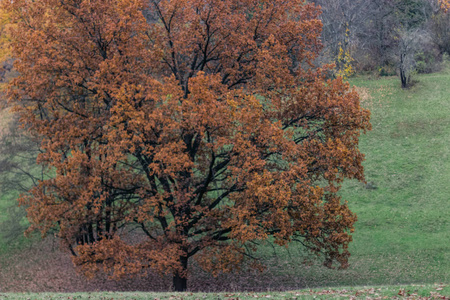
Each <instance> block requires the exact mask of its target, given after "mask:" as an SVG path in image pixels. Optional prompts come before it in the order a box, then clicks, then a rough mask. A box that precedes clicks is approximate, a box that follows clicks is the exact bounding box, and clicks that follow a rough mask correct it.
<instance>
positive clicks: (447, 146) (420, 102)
mask: <svg viewBox="0 0 450 300" xmlns="http://www.w3.org/2000/svg"><path fill="white" fill-rule="evenodd" d="M415 78H416V79H417V80H418V82H417V83H416V84H415V85H414V86H413V87H412V88H410V89H401V88H400V81H399V79H398V78H397V77H381V78H375V77H369V76H360V77H356V78H353V79H351V81H350V82H351V84H352V85H354V86H355V87H356V88H357V89H358V91H359V92H360V94H361V98H362V105H363V106H364V107H366V108H369V109H370V110H371V112H372V119H371V122H372V125H373V130H372V131H370V132H368V133H367V135H364V136H362V137H361V142H360V149H361V151H362V152H363V153H365V154H366V161H365V162H364V168H365V174H366V180H367V184H364V183H360V182H356V181H348V182H345V184H344V186H343V188H342V191H341V195H342V197H343V199H345V200H347V201H348V202H349V205H350V207H351V209H352V210H353V211H354V212H356V213H357V215H358V222H357V224H356V228H355V229H356V230H355V233H354V236H353V242H352V244H351V246H350V252H351V254H352V255H351V257H350V267H349V268H348V269H346V270H338V269H331V270H330V269H327V268H325V267H324V266H322V264H321V261H320V259H319V260H316V259H315V258H314V257H311V256H310V255H308V254H307V253H305V251H304V250H303V249H302V248H301V247H299V246H297V245H291V246H290V247H289V248H288V249H275V248H272V247H271V246H270V245H263V246H261V248H260V255H261V256H262V257H263V258H264V259H265V260H266V261H267V262H268V267H267V269H266V270H265V271H263V272H262V273H259V272H257V271H252V270H243V271H241V272H240V273H236V274H224V275H220V276H219V277H218V278H211V276H209V275H208V274H204V273H202V272H197V273H196V274H192V276H191V278H190V280H189V283H188V285H189V286H190V288H191V290H193V291H223V290H226V291H230V292H235V293H234V294H232V293H228V294H214V295H216V296H214V295H213V294H194V296H192V298H190V297H191V296H190V295H189V294H186V295H185V296H183V297H182V296H180V294H178V296H176V297H181V298H182V299H194V298H195V299H197V298H200V299H203V298H204V299H217V297H219V298H221V297H225V298H239V299H245V297H247V296H245V293H241V294H239V296H238V295H236V291H244V290H250V291H274V290H275V291H276V290H297V292H282V293H277V294H273V293H269V294H267V293H262V294H251V295H250V294H249V295H250V296H249V298H251V297H254V296H255V295H257V296H258V297H259V296H261V297H262V296H264V297H265V296H270V297H276V298H288V299H292V298H299V299H303V298H305V299H308V297H314V296H317V297H319V298H323V295H322V296H321V295H320V294H317V293H321V291H330V290H333V291H336V292H333V293H330V295H329V296H327V298H332V297H335V298H339V297H342V298H346V299H347V298H349V297H362V298H364V299H365V298H366V297H369V298H372V297H373V298H377V297H379V296H380V297H384V296H386V297H394V296H396V297H408V295H409V296H411V297H420V296H421V297H425V296H427V297H429V296H433V295H438V294H439V295H441V296H442V295H444V296H445V295H447V296H450V287H448V286H447V285H446V284H450V201H449V199H450V184H449V183H450V84H449V83H450V69H449V68H446V69H444V70H443V71H441V72H440V73H434V74H427V75H417V76H416V77H415ZM1 199H2V201H1V202H0V208H2V209H1V211H0V220H3V221H5V220H6V221H7V220H8V219H9V218H8V215H7V213H6V210H4V209H3V208H5V207H9V206H11V205H12V203H11V201H12V200H10V197H6V196H4V197H2V198H1ZM3 228H5V227H3ZM18 241H19V242H15V243H14V244H11V245H12V246H11V245H8V244H9V243H11V241H10V240H8V241H6V240H5V239H3V240H1V241H0V253H1V258H0V263H1V264H2V269H1V271H0V279H1V281H0V282H2V283H1V284H0V292H41V291H49V292H54V291H63V292H64V291H67V292H70V291H74V289H75V288H76V289H79V290H80V291H90V290H96V289H100V290H101V289H102V287H105V288H108V287H110V286H111V285H108V284H106V283H105V282H107V280H103V281H101V282H99V283H94V284H92V283H86V284H84V279H82V278H81V277H76V278H78V279H76V280H78V281H77V282H78V283H77V284H78V285H77V286H71V285H70V283H68V282H69V281H67V279H68V278H72V279H73V278H75V277H73V276H78V275H70V274H72V273H73V272H74V271H73V269H72V268H71V266H70V260H67V259H66V258H62V255H64V256H67V255H68V254H60V253H59V252H58V251H56V250H53V249H54V247H53V246H52V248H51V249H52V251H51V252H49V251H47V250H41V251H40V250H36V249H34V250H31V249H32V248H33V247H37V248H39V247H41V248H42V249H49V243H50V242H39V241H37V240H36V239H32V240H31V241H26V240H23V239H22V238H19V239H18ZM53 242H54V241H52V243H53ZM45 247H47V248H45ZM56 248H57V247H56ZM49 253H50V254H51V255H54V256H55V257H58V258H57V259H55V258H52V256H51V255H49ZM64 259H65V260H64ZM52 261H53V264H55V263H54V262H55V261H63V262H61V264H60V265H58V264H56V265H57V266H59V267H58V268H59V269H56V270H55V272H56V273H54V272H53V273H52V271H51V270H52V269H51V268H54V266H52ZM15 264H16V265H15ZM36 269H46V270H47V271H46V272H44V273H42V274H41V275H40V276H41V277H40V278H35V277H36V276H33V274H35V273H33V272H36ZM17 270H22V271H21V272H18V271H17ZM42 276H44V278H42ZM45 276H48V280H47V279H46V278H45ZM70 276H72V277H70ZM55 278H56V279H55ZM65 278H66V279H65ZM13 282H14V283H13ZM64 282H66V284H64ZM152 282H153V283H154V284H156V283H157V282H161V283H160V284H159V283H158V284H159V285H158V286H156V287H152V286H151V284H152ZM44 283H45V284H44ZM83 284H84V285H83ZM102 284H103V285H102ZM149 284H150V285H149ZM398 285H407V286H400V287H399V286H398ZM168 286H170V278H163V279H160V281H158V280H156V281H152V280H148V281H147V283H146V284H143V285H141V286H136V285H132V284H131V285H129V286H128V287H125V289H127V290H133V289H142V288H143V289H147V290H164V289H165V288H167V287H168ZM361 286H372V287H367V288H361ZM20 287H22V289H21V288H20ZM30 287H31V288H30ZM206 287H208V288H206ZM324 287H326V288H324ZM337 287H340V288H339V290H337ZM343 287H348V288H343ZM357 287H359V288H357ZM313 288H319V289H316V290H312V292H310V291H309V289H313ZM118 289H119V287H117V288H114V290H118ZM299 289H306V290H301V291H298V290H299ZM372 289H375V290H372ZM377 289H380V290H379V291H378V290H377ZM437 289H438V290H437ZM358 290H361V291H366V292H364V293H366V294H364V293H362V292H361V293H360V294H358V292H357V291H358ZM402 290H403V291H404V292H405V293H404V294H403V295H402ZM343 291H344V292H343ZM367 291H369V292H370V293H371V294H367V293H369V292H367ZM372 292H373V293H372ZM295 293H297V294H298V295H295ZM302 293H303V294H302ZM383 293H384V294H383ZM432 293H438V294H432ZM375 294H378V295H375ZM77 295H79V298H78V299H81V298H84V297H87V295H88V294H77ZM83 295H84V296H83ZM121 295H122V296H120V295H118V294H116V295H115V296H114V294H107V295H105V294H92V295H90V297H91V296H92V297H91V299H106V298H108V299H111V298H114V299H116V298H115V297H118V298H117V299H148V298H151V299H153V298H159V299H168V298H170V297H172V296H173V295H172V294H170V293H169V294H143V295H141V294H121ZM281 295H285V296H283V297H281ZM40 296H42V298H33V297H37V296H33V294H0V298H2V299H3V298H4V297H6V298H5V299H62V298H58V297H60V296H58V295H57V294H49V295H48V297H49V298H44V296H45V295H44V294H41V295H40ZM125 296H126V297H130V298H126V297H125ZM45 297H47V296H45ZM61 297H66V299H67V295H64V294H62V295H61ZM77 297H78V296H76V294H73V297H72V299H77ZM102 297H104V298H102ZM121 297H122V298H121ZM133 297H134V298H133ZM139 297H141V298H139ZM145 297H147V298H145ZM211 297H212V298H211ZM214 297H215V298H214ZM171 299H178V298H175V296H173V298H171Z"/></svg>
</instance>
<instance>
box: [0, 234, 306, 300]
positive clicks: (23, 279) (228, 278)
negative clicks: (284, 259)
mask: <svg viewBox="0 0 450 300" xmlns="http://www.w3.org/2000/svg"><path fill="white" fill-rule="evenodd" d="M0 267H1V269H0V292H93V291H170V290H171V278H170V277H169V276H165V277H161V276H160V275H158V274H156V273H152V272H150V273H148V274H147V275H146V276H145V277H144V276H143V277H134V278H125V279H123V280H121V281H114V280H110V279H108V278H107V276H105V275H100V276H98V277H96V278H94V279H92V280H88V279H86V278H85V277H84V276H83V275H81V274H78V273H77V272H76V270H75V268H74V266H73V265H72V261H71V257H70V254H69V253H65V252H63V251H61V250H60V247H59V244H58V242H57V241H56V240H55V239H54V238H50V237H49V238H46V239H45V240H42V241H38V242H34V243H32V245H30V246H28V247H27V248H25V249H21V250H20V251H17V252H16V253H10V254H7V255H4V256H3V257H0ZM273 272H276V270H273V269H267V270H266V271H263V272H260V271H257V270H252V269H247V270H242V271H241V272H237V273H231V274H221V275H219V276H218V277H213V276H211V275H210V274H208V273H205V272H202V271H201V270H199V269H198V268H196V267H195V266H193V268H192V274H191V275H190V276H189V278H188V286H189V290H190V291H193V292H195V291H202V292H222V291H268V290H295V289H299V288H304V287H305V286H304V284H303V281H302V280H301V278H297V277H295V276H292V275H281V276H274V274H273Z"/></svg>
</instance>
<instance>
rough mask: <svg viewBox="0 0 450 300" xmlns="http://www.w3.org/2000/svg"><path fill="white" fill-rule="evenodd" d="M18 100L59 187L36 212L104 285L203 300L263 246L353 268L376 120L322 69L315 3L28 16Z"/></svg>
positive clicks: (88, 0)
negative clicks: (155, 284)
mask: <svg viewBox="0 0 450 300" xmlns="http://www.w3.org/2000/svg"><path fill="white" fill-rule="evenodd" d="M4 8H5V9H6V11H7V12H8V13H9V16H10V18H11V20H12V22H13V23H14V26H12V27H11V28H10V36H11V37H12V38H11V41H10V43H11V52H12V56H13V57H14V58H15V68H16V69H17V71H18V73H19V75H18V77H17V78H15V79H14V80H13V81H12V82H11V84H10V87H9V91H8V93H9V99H10V101H11V102H12V103H13V104H15V105H16V110H18V111H19V113H20V114H21V117H22V121H23V123H24V124H25V126H26V127H27V128H29V130H30V132H32V133H33V134H35V135H37V136H39V137H40V138H42V140H43V142H42V145H41V151H42V153H41V154H40V155H39V157H38V162H39V163H41V164H43V165H44V166H47V167H48V170H49V172H50V173H51V174H52V176H51V177H50V178H49V179H47V180H43V181H41V182H40V183H39V185H38V186H36V187H35V188H33V189H31V190H30V191H29V193H28V194H25V195H24V196H22V198H21V199H20V201H21V203H22V204H23V205H26V206H27V207H28V218H29V220H30V223H31V227H30V230H36V229H38V230H40V231H41V232H42V233H43V234H46V233H48V232H49V231H50V230H54V229H56V231H57V235H58V236H59V237H60V238H61V240H62V241H63V244H64V245H66V246H67V247H68V248H69V249H70V251H71V253H72V254H73V255H74V263H75V264H76V265H78V266H79V267H80V268H81V270H82V271H83V272H84V273H85V274H86V275H88V276H94V275H95V273H96V272H97V271H101V270H103V271H105V272H107V273H109V274H111V275H112V276H115V277H117V278H119V277H121V276H123V275H130V274H140V273H143V272H145V271H146V270H148V269H153V270H156V271H159V272H161V273H168V274H172V275H173V278H174V288H175V289H176V290H185V289H186V278H187V275H188V273H187V271H188V261H190V258H192V257H193V258H195V260H196V262H197V263H198V264H199V266H201V267H202V268H203V269H205V270H207V271H210V272H212V273H213V274H217V273H219V272H225V271H230V270H232V269H234V268H237V267H239V265H240V264H241V262H242V260H243V259H244V258H246V257H249V258H251V257H253V256H252V252H254V251H255V250H256V247H255V246H252V245H254V244H253V242H255V241H268V242H273V243H275V244H278V245H287V244H288V243H289V242H291V241H298V242H301V243H302V244H303V245H304V246H305V247H307V248H308V249H310V250H311V251H312V252H314V253H318V254H319V253H321V254H322V255H323V258H324V260H325V264H326V265H327V266H330V267H331V266H332V264H333V261H337V262H338V263H340V264H341V266H343V267H345V266H346V264H347V259H348V256H349V252H348V244H349V242H350V241H351V239H352V238H351V235H350V233H351V231H352V230H353V224H354V222H355V221H356V216H355V214H354V213H352V212H351V211H350V210H349V208H348V206H347V204H346V202H344V201H342V199H341V198H340V197H339V196H338V195H337V192H338V190H339V187H340V184H341V182H342V180H343V179H344V178H356V179H358V180H361V181H363V180H364V176H363V167H362V165H361V163H362V161H363V158H364V156H363V154H362V153H360V151H359V149H358V141H359V135H360V133H361V131H366V130H368V129H370V123H369V111H367V110H365V109H362V108H361V107H360V103H359V97H358V95H357V93H356V92H355V91H354V90H351V89H350V88H349V84H348V83H346V82H343V81H342V79H341V78H337V79H335V80H329V79H327V75H328V74H329V71H330V69H331V67H332V66H316V65H315V59H316V58H317V56H318V53H319V51H320V50H321V43H320V40H319V37H320V33H321V28H322V24H321V22H320V21H319V20H318V19H317V17H318V14H319V9H318V8H317V7H315V6H314V4H305V2H304V1H303V0H285V1H263V0H225V1H224V0H206V1H205V0H170V1H169V0H150V1H140V0H41V1H27V0H14V1H7V2H6V3H4Z"/></svg>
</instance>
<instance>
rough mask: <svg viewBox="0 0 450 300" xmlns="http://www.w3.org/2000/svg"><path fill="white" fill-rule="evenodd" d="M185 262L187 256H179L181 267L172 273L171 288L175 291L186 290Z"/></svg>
mask: <svg viewBox="0 0 450 300" xmlns="http://www.w3.org/2000/svg"><path fill="white" fill-rule="evenodd" d="M187 262H188V259H187V257H185V256H181V257H180V263H181V267H182V269H181V270H180V271H177V272H176V273H175V274H174V275H173V289H174V290H175V291H176V292H185V291H186V290H187V274H186V271H187Z"/></svg>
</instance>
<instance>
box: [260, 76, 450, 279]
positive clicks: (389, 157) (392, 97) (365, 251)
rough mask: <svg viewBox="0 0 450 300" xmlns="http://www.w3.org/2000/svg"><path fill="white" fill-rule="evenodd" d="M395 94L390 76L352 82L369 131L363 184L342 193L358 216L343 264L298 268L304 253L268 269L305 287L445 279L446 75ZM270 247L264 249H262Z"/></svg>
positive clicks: (448, 248) (449, 139)
mask: <svg viewBox="0 0 450 300" xmlns="http://www.w3.org/2000/svg"><path fill="white" fill-rule="evenodd" d="M417 78H418V79H419V81H420V82H419V83H418V84H417V85H415V86H414V87H413V88H411V89H409V90H402V89H401V88H400V83H399V80H398V78H396V77H388V78H382V79H377V80H369V79H367V78H362V77H361V78H356V79H353V80H352V84H354V85H355V86H358V87H359V90H360V92H361V94H365V95H370V97H369V99H367V97H366V99H364V100H363V105H364V106H365V107H368V108H369V109H370V110H371V111H372V124H373V130H372V131H371V132H369V133H368V134H367V135H366V136H363V137H362V138H361V144H360V148H361V151H362V152H363V153H366V161H365V163H364V166H365V172H366V180H367V181H368V182H370V184H371V185H372V186H376V189H368V188H367V187H366V186H365V185H364V184H362V183H359V182H347V183H346V184H345V185H344V187H343V189H342V196H343V198H344V199H346V200H348V201H349V205H350V207H351V208H352V210H353V211H354V212H356V213H357V214H358V222H357V224H356V232H355V234H354V242H353V243H352V244H351V248H350V252H351V253H352V256H351V258H350V264H351V265H350V267H349V268H348V269H347V270H327V269H326V268H324V267H322V266H320V264H319V263H313V264H312V265H310V266H303V265H301V264H300V263H299V261H300V260H301V259H300V257H302V256H303V255H304V254H303V253H302V250H301V249H296V248H294V247H291V249H290V250H289V252H286V251H284V252H278V256H277V258H276V259H275V261H274V265H278V267H271V270H270V272H272V273H273V274H274V275H275V276H281V275H284V276H286V275H287V276H286V278H287V280H288V281H289V280H290V279H292V281H293V282H292V283H287V282H286V285H287V286H289V285H295V282H294V281H297V282H298V281H301V282H302V284H303V285H304V286H307V287H319V286H342V285H366V284H371V285H373V284H383V285H384V284H405V283H434V282H450V201H449V198H450V160H449V156H450V72H449V71H448V70H447V71H444V72H442V73H438V74H430V75H422V76H417ZM269 251H270V250H267V252H269Z"/></svg>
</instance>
